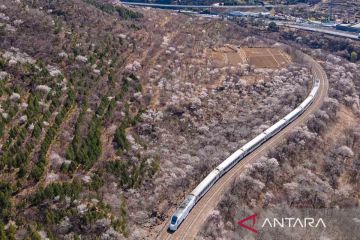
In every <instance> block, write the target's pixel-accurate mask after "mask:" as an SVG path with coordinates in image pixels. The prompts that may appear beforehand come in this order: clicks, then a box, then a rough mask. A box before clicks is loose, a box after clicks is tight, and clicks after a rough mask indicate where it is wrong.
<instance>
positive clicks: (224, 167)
mask: <svg viewBox="0 0 360 240" xmlns="http://www.w3.org/2000/svg"><path fill="white" fill-rule="evenodd" d="M243 157H244V151H243V150H242V149H238V150H237V151H236V152H234V153H233V154H231V155H230V157H228V158H227V159H225V161H223V162H222V163H220V165H219V166H217V168H216V169H217V170H218V171H219V174H220V176H222V175H224V173H226V172H227V171H229V169H231V168H232V167H233V166H234V165H235V164H236V163H238V162H239V161H240V160H241V159H242V158H243Z"/></svg>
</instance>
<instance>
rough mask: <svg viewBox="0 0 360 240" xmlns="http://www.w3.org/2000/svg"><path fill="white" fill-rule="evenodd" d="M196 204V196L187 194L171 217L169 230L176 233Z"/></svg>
mask: <svg viewBox="0 0 360 240" xmlns="http://www.w3.org/2000/svg"><path fill="white" fill-rule="evenodd" d="M195 203H196V196H194V195H192V194H189V195H187V197H186V198H185V200H184V201H183V202H182V203H181V204H180V206H179V207H178V208H177V209H176V212H175V213H174V214H173V215H172V216H171V219H170V224H169V229H170V230H171V231H176V230H177V229H178V227H179V226H180V224H181V223H182V222H183V221H184V219H185V218H186V217H187V215H188V214H189V212H190V211H191V209H192V208H193V207H194V205H195Z"/></svg>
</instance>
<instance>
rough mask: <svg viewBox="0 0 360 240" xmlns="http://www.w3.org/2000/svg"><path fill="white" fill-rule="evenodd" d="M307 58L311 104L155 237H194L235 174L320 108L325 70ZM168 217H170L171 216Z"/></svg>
mask: <svg viewBox="0 0 360 240" xmlns="http://www.w3.org/2000/svg"><path fill="white" fill-rule="evenodd" d="M306 61H307V63H308V64H309V65H310V66H311V69H312V74H313V76H314V77H315V78H318V79H319V80H320V88H319V92H318V94H317V95H316V99H315V100H314V102H313V103H312V104H311V105H310V107H309V108H308V109H307V110H306V111H305V112H304V113H303V114H302V115H301V116H300V117H298V118H297V119H296V120H295V121H293V122H292V123H291V124H289V125H288V126H287V127H286V128H284V129H283V130H282V131H280V132H279V133H278V134H277V135H275V136H274V137H272V138H271V139H269V140H268V141H267V142H265V143H264V144H263V145H261V146H260V147H259V148H257V149H256V150H255V151H254V152H252V153H251V154H249V155H248V156H247V157H245V158H244V159H243V160H242V161H241V162H239V163H238V164H237V165H235V166H234V168H233V169H231V170H230V171H229V172H228V173H226V174H225V175H224V176H223V177H222V178H220V179H219V180H218V181H217V182H216V183H215V184H214V185H213V187H212V188H211V189H210V190H209V191H208V192H207V193H206V194H205V195H204V197H203V198H202V199H201V200H200V201H199V202H198V203H197V204H196V205H195V207H194V208H193V209H192V211H191V212H190V213H189V215H188V216H187V218H186V219H185V220H184V222H183V223H182V224H181V225H180V227H179V228H178V230H177V231H176V232H174V233H170V232H168V231H167V227H168V224H169V220H168V221H166V222H165V223H164V224H163V227H162V230H161V231H160V232H159V234H158V236H157V239H159V240H168V239H177V240H178V239H181V240H188V239H194V238H195V237H196V235H197V234H198V232H199V231H200V229H201V227H202V225H203V223H204V222H205V221H206V219H207V217H208V216H209V214H210V213H211V211H212V210H214V209H215V208H216V206H217V204H218V203H219V202H220V200H221V198H222V196H223V195H224V194H225V193H226V192H227V191H228V189H229V188H230V187H231V184H232V183H233V181H234V179H236V177H237V176H239V174H240V173H242V172H243V171H244V169H245V168H246V166H248V165H249V164H250V163H253V162H254V161H256V159H258V158H259V157H261V156H264V155H265V154H266V153H267V151H268V150H269V149H273V148H274V147H276V146H277V145H279V144H281V143H282V142H283V141H284V139H285V138H286V136H287V135H288V134H289V132H290V131H291V130H292V129H294V128H295V127H297V126H300V125H302V124H304V123H305V122H306V121H307V120H308V119H309V117H310V115H311V114H313V113H314V112H315V111H316V110H318V109H319V108H320V107H321V105H322V103H323V101H324V99H325V97H326V96H327V92H328V87H329V83H328V79H327V76H326V73H325V72H324V70H323V69H322V67H321V66H320V64H319V63H317V62H316V61H315V60H314V59H312V58H311V57H309V56H307V57H306ZM170 214H172V213H170ZM168 217H169V218H170V215H169V216H168Z"/></svg>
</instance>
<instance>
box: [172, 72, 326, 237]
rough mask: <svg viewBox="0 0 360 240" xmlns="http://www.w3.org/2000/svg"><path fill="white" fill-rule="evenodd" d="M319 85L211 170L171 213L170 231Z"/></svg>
mask: <svg viewBox="0 0 360 240" xmlns="http://www.w3.org/2000/svg"><path fill="white" fill-rule="evenodd" d="M319 86H320V81H319V80H318V79H315V81H314V85H313V88H312V90H311V91H310V94H309V96H308V97H307V98H306V99H305V100H304V101H303V102H302V103H301V104H300V106H298V107H297V108H296V109H295V110H293V111H292V112H290V113H289V114H288V115H286V116H285V117H284V118H282V119H281V120H280V121H278V122H277V123H275V124H274V125H272V126H271V127H269V128H268V129H266V130H265V131H264V132H262V133H261V134H259V135H258V136H256V137H255V138H254V139H252V140H251V141H250V142H248V143H247V144H245V145H244V146H242V147H241V148H240V149H239V150H237V151H236V152H234V153H233V154H232V155H230V156H229V157H228V158H227V159H226V160H225V161H223V162H222V163H221V164H220V165H219V166H217V167H216V168H215V169H214V170H213V171H211V172H210V173H209V174H208V175H207V176H206V178H205V179H204V180H202V181H201V183H200V184H199V185H198V186H197V187H196V188H195V189H194V190H193V191H192V192H191V193H190V194H189V195H187V197H186V198H185V200H184V201H183V202H182V203H181V205H180V206H179V207H178V208H177V209H176V212H175V213H174V214H173V215H172V217H171V219H170V224H169V230H170V231H176V230H177V228H178V227H179V225H180V224H181V223H182V222H183V221H184V219H185V218H186V217H187V215H188V214H189V212H190V211H191V209H192V208H193V207H194V205H195V204H196V203H197V202H198V201H199V200H200V199H201V197H202V196H204V194H205V193H206V192H207V191H208V190H209V189H210V188H211V187H212V186H213V185H214V183H215V182H216V181H217V180H218V179H219V178H221V177H222V176H223V175H224V174H225V173H226V172H228V171H229V170H230V169H231V168H232V167H233V166H235V165H236V164H237V163H238V162H239V161H241V160H242V159H243V158H244V157H245V156H246V155H248V154H249V153H251V152H252V151H254V150H255V149H256V148H258V147H259V146H260V145H261V144H263V143H264V142H266V141H267V140H268V139H269V138H271V137H273V136H274V135H276V134H277V133H278V132H279V131H281V130H282V129H283V128H285V127H286V126H287V125H288V124H290V123H291V122H292V121H294V120H295V119H296V118H297V117H299V116H300V115H301V114H302V113H303V112H304V111H305V110H306V109H307V108H308V107H309V106H310V105H311V103H312V102H313V101H314V99H315V95H316V94H317V92H318V90H319Z"/></svg>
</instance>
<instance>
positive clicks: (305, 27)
mask: <svg viewBox="0 0 360 240" xmlns="http://www.w3.org/2000/svg"><path fill="white" fill-rule="evenodd" d="M279 25H284V26H287V27H290V28H296V29H301V30H306V31H311V32H319V33H325V34H330V35H333V36H338V37H346V38H351V39H355V40H360V39H359V38H358V36H357V35H356V34H351V33H346V32H341V31H337V30H329V29H323V28H317V27H310V26H309V27H308V26H301V25H296V24H289V23H282V24H279Z"/></svg>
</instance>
